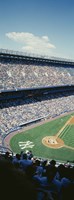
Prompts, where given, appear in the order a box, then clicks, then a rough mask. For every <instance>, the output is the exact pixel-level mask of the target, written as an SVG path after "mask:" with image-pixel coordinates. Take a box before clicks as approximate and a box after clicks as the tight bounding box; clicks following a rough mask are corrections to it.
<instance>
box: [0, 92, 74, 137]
mask: <svg viewBox="0 0 74 200" xmlns="http://www.w3.org/2000/svg"><path fill="white" fill-rule="evenodd" d="M71 111H74V95H73V94H72V95H70V96H68V95H67V94H66V93H64V94H63V96H62V95H61V94H59V95H58V96H57V94H56V95H46V98H45V99H44V97H29V98H27V99H16V100H10V101H6V102H4V103H3V102H2V103H1V109H0V112H1V114H0V134H1V135H5V134H7V133H8V132H10V131H11V129H14V128H15V127H18V126H19V125H21V124H25V123H26V122H28V121H31V120H33V121H34V120H36V119H38V118H41V117H43V118H46V117H47V116H49V118H53V117H56V116H59V115H61V114H64V113H67V112H71Z"/></svg>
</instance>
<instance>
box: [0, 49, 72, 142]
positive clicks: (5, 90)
mask: <svg viewBox="0 0 74 200" xmlns="http://www.w3.org/2000/svg"><path fill="white" fill-rule="evenodd" d="M0 77H1V78H0V110H1V121H0V137H1V140H2V138H3V137H4V136H5V135H7V134H8V133H9V132H11V131H14V130H17V129H19V127H21V126H22V125H25V124H26V123H28V122H32V121H33V122H34V121H36V120H38V119H41V120H42V119H45V118H47V117H49V118H53V117H55V116H60V115H61V114H64V113H68V112H72V111H74V61H71V60H67V59H60V58H45V57H44V58H42V57H35V56H32V55H30V56H28V55H22V54H20V55H19V53H18V52H11V51H10V52H8V51H4V50H1V51H0ZM0 143H1V141H0Z"/></svg>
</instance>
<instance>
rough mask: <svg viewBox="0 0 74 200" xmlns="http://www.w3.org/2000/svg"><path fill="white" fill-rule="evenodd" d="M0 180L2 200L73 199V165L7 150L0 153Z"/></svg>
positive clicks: (29, 152)
mask: <svg viewBox="0 0 74 200" xmlns="http://www.w3.org/2000/svg"><path fill="white" fill-rule="evenodd" d="M0 183H1V185H0V194H1V195H2V199H5V198H6V199H8V200H9V199H10V195H12V199H13V198H14V197H15V198H17V199H22V198H23V197H24V199H27V200H29V199H30V200H66V199H67V200H70V199H71V200H73V199H74V166H71V165H70V164H67V163H62V164H58V165H57V162H56V160H50V161H48V160H43V159H40V158H37V157H35V156H34V155H33V154H32V151H27V152H23V151H22V152H21V153H20V154H18V153H16V154H15V155H11V154H10V153H9V152H8V151H7V152H6V153H4V154H0Z"/></svg>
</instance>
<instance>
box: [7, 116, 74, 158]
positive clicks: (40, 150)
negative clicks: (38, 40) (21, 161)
mask: <svg viewBox="0 0 74 200" xmlns="http://www.w3.org/2000/svg"><path fill="white" fill-rule="evenodd" d="M10 147H11V149H12V150H13V152H14V153H20V152H21V151H24V152H26V150H32V152H33V154H34V156H38V157H40V158H41V157H42V158H48V159H56V160H59V161H68V160H69V161H72V162H73V161H74V113H72V114H69V115H65V116H61V117H59V118H56V119H53V120H50V121H44V123H42V124H36V125H35V126H34V127H33V126H32V127H31V128H30V127H29V129H28V128H27V129H24V131H22V132H21V131H20V132H19V133H17V134H15V135H14V136H13V137H12V138H11V139H10Z"/></svg>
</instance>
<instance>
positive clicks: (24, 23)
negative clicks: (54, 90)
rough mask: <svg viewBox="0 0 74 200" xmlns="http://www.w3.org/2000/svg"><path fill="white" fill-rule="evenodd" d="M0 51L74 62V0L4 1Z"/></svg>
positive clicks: (0, 17) (0, 11) (0, 4)
mask: <svg viewBox="0 0 74 200" xmlns="http://www.w3.org/2000/svg"><path fill="white" fill-rule="evenodd" d="M0 48H3V49H10V50H15V51H17V50H18V51H24V52H27V53H35V54H39V55H48V56H56V57H64V58H69V59H74V0H1V1H0Z"/></svg>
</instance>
